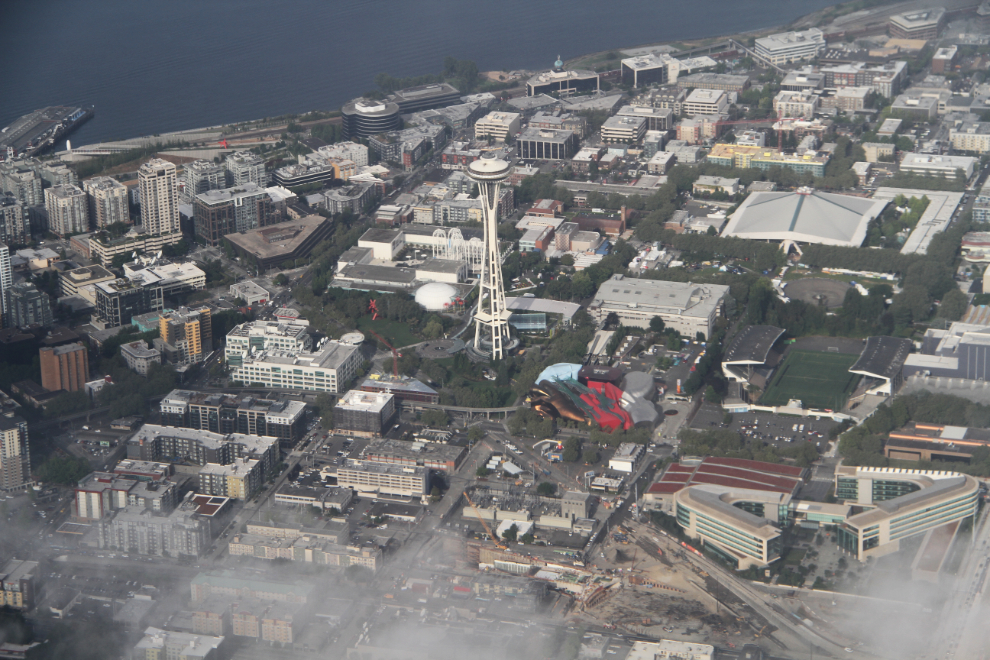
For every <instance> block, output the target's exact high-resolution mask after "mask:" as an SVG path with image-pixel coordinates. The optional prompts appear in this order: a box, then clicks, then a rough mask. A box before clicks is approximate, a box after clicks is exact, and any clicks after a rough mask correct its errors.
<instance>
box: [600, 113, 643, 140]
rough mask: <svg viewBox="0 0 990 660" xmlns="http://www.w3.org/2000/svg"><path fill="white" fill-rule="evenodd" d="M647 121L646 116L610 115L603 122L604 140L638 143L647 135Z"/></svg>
mask: <svg viewBox="0 0 990 660" xmlns="http://www.w3.org/2000/svg"><path fill="white" fill-rule="evenodd" d="M647 123H648V122H647V119H646V117H632V116H628V115H623V116H615V117H609V118H608V119H606V120H605V123H604V124H602V142H621V143H624V144H637V143H638V142H639V141H640V140H642V139H643V136H644V135H646V129H647Z"/></svg>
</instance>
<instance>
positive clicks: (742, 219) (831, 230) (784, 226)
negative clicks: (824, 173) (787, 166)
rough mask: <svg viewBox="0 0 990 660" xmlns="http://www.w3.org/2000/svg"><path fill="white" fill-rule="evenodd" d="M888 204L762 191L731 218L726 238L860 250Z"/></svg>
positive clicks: (828, 195)
mask: <svg viewBox="0 0 990 660" xmlns="http://www.w3.org/2000/svg"><path fill="white" fill-rule="evenodd" d="M887 204H888V202H887V200H878V199H864V198H862V197H852V196H850V195H836V194H832V193H823V192H819V191H817V190H813V189H811V188H798V190H797V191H795V192H758V193H753V194H751V195H750V196H749V197H747V198H746V201H744V202H743V203H742V204H741V205H740V206H739V208H738V209H737V210H736V212H735V213H733V214H732V216H731V217H730V218H729V222H728V224H727V225H726V226H725V229H724V230H722V236H734V237H736V238H748V239H751V240H757V241H782V242H784V243H786V244H795V243H819V244H821V245H842V246H846V247H859V246H860V245H862V243H863V239H865V238H866V230H867V228H868V227H869V224H870V221H871V220H873V219H874V218H876V217H877V216H878V215H880V213H882V212H883V209H884V208H885V207H886V206H887Z"/></svg>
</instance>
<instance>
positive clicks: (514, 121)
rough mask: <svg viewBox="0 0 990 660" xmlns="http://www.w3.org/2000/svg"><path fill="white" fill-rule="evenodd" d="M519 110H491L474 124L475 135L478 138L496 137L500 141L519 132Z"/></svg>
mask: <svg viewBox="0 0 990 660" xmlns="http://www.w3.org/2000/svg"><path fill="white" fill-rule="evenodd" d="M521 117H522V115H520V114H519V113H518V112H489V113H488V114H487V115H485V116H484V117H482V118H481V119H479V120H478V122H477V123H476V124H475V125H474V137H475V139H477V140H481V139H485V138H489V137H491V138H495V139H496V140H498V141H500V142H505V139H506V138H507V137H509V136H511V135H515V134H516V133H518V132H519V120H520V118H521Z"/></svg>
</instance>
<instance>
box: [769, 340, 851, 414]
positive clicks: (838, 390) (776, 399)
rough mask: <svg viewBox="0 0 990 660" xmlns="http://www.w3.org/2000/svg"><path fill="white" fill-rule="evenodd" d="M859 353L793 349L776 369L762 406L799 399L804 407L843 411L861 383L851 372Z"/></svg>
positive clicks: (781, 403) (780, 404)
mask: <svg viewBox="0 0 990 660" xmlns="http://www.w3.org/2000/svg"><path fill="white" fill-rule="evenodd" d="M858 357H859V356H857V355H848V354H846V353H818V352H813V351H791V352H790V353H789V354H788V355H787V358H786V359H785V360H784V363H783V364H781V365H780V367H778V368H777V373H776V374H774V377H773V381H771V383H770V386H769V387H768V388H767V391H766V392H764V393H763V396H762V397H761V398H760V405H764V406H783V405H787V402H788V401H789V400H790V399H800V400H801V401H802V402H803V403H804V407H805V408H828V409H831V410H841V409H842V406H844V405H845V404H846V399H847V398H849V394H850V393H851V392H852V391H853V389H855V387H856V383H857V382H859V376H858V375H857V374H851V373H849V367H851V366H852V365H853V364H855V362H856V360H857V359H858Z"/></svg>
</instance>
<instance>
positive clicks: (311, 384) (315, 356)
mask: <svg viewBox="0 0 990 660" xmlns="http://www.w3.org/2000/svg"><path fill="white" fill-rule="evenodd" d="M229 337H230V335H228V348H227V350H228V351H229V350H230V345H229V341H230V340H229ZM231 357H233V359H230V358H228V361H227V364H228V366H229V367H230V378H231V380H236V381H240V382H242V383H248V384H252V383H260V384H261V385H262V386H263V387H272V388H282V389H291V390H309V391H313V392H329V393H330V394H340V393H341V392H343V391H344V390H346V389H347V388H346V385H347V384H348V383H349V382H350V381H351V379H353V378H354V375H355V374H356V373H357V370H358V369H359V368H360V367H361V365H362V364H363V363H364V357H363V356H362V355H361V351H360V350H359V347H357V346H352V345H350V344H341V343H340V342H336V341H326V342H324V343H323V344H322V345H320V346H319V347H318V348H317V349H316V351H315V352H308V351H300V350H295V349H293V350H285V349H275V348H273V349H269V350H261V351H258V352H252V353H250V354H248V355H244V356H242V357H241V359H240V364H237V362H238V360H237V359H236V356H231Z"/></svg>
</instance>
